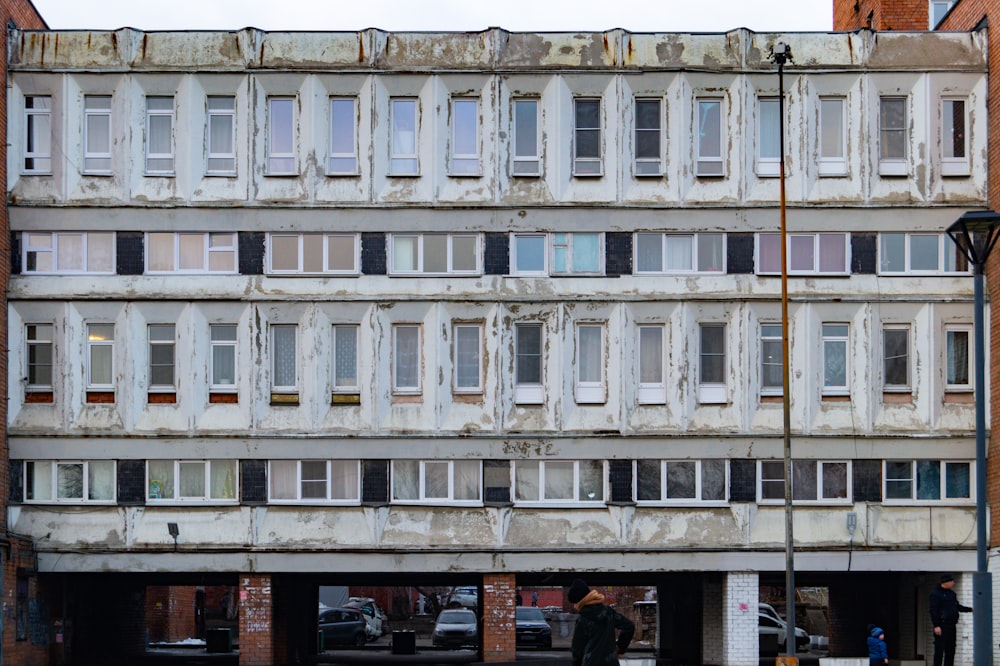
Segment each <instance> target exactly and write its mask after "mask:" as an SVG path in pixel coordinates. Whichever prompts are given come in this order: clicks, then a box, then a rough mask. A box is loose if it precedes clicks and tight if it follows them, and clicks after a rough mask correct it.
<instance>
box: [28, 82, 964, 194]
mask: <svg viewBox="0 0 1000 666" xmlns="http://www.w3.org/2000/svg"><path fill="white" fill-rule="evenodd" d="M847 101H848V99H847V97H844V96H829V97H820V98H819V121H818V123H819V124H818V134H819V143H818V173H819V175H820V176H847V175H848V173H849V168H848V132H849V130H850V128H849V123H848V113H847V110H848V104H847ZM111 103H112V96H111V95H85V96H84V123H83V146H84V148H83V156H82V157H83V161H82V164H83V169H82V172H83V173H85V174H89V175H95V176H101V175H111V174H112V173H113V170H112V150H111V146H112V143H113V137H114V134H113V131H112V115H113V114H112V104H111ZM450 104H451V106H450V115H449V118H450V128H449V135H450V136H449V139H450V141H449V147H450V148H449V156H448V166H447V171H448V174H449V175H450V176H454V177H480V176H482V175H483V172H484V169H483V156H482V152H483V149H482V144H483V137H482V128H481V125H482V120H481V118H480V116H481V110H480V108H479V107H480V104H481V102H480V99H479V98H476V97H452V98H451V100H450ZM604 104H605V102H604V100H603V99H602V98H599V97H594V98H586V97H578V98H574V100H573V128H572V137H573V140H572V160H573V161H572V173H573V175H574V176H576V177H599V176H602V175H604V161H605V160H604V151H605V141H604V136H603V135H604V131H605V129H604V126H603V124H604V121H603V118H604V109H603V108H602V106H603V105H604ZM512 105H513V109H512V118H513V127H512V130H513V136H512V138H511V144H510V148H509V150H510V158H509V159H510V162H509V164H510V174H511V175H512V176H515V177H539V176H542V175H543V173H542V169H543V164H544V157H543V147H544V145H545V140H544V137H543V134H542V131H541V128H542V123H541V115H540V114H541V113H542V105H541V100H540V99H539V98H520V99H519V98H515V99H514V100H513V102H512ZM726 105H727V101H726V99H725V98H723V97H699V98H696V99H695V100H694V109H695V114H694V120H693V122H694V125H693V127H692V128H691V129H692V132H691V136H692V137H693V142H694V144H695V145H694V153H695V170H694V171H695V175H697V176H699V177H723V176H725V175H726V162H727V159H728V156H727V150H728V148H727V146H728V144H729V141H728V140H727V136H728V129H727V127H726V119H727V109H726ZM909 105H910V100H909V98H908V97H906V96H885V97H880V98H879V113H878V132H877V137H878V161H879V173H880V174H881V175H883V176H906V175H908V174H909V173H910V171H911V164H910V161H911V157H910V155H909V141H910V140H909V135H908V132H909V128H910V119H909V117H908V116H909V110H908V109H909ZM175 107H176V103H175V100H174V97H173V96H156V95H151V96H147V97H146V98H145V123H146V126H145V128H144V130H145V131H144V137H145V167H144V173H145V174H146V175H149V176H173V175H174V174H175V162H176V159H175V157H176V156H175V142H176V136H175V135H176V132H175V115H176V108H175ZM779 107H780V104H779V100H778V98H777V97H760V98H758V99H757V109H756V126H757V131H756V136H755V144H756V153H755V170H756V173H757V175H758V176H762V177H774V176H777V175H778V171H779V162H780V160H781V155H780V140H779V136H780V122H781V118H780V109H779ZM967 107H968V104H967V98H965V97H954V98H952V97H946V98H942V99H941V100H940V118H939V122H940V131H941V142H940V145H941V173H942V175H944V176H968V175H969V173H970V164H969V158H968V156H969V145H968V132H967V129H966V128H967V125H968V109H967ZM266 109H267V118H266V137H267V139H266V142H265V146H266V147H265V159H264V165H265V168H264V174H265V175H268V176H289V175H298V174H299V172H300V165H299V164H298V159H299V158H298V130H297V127H298V122H299V119H298V117H297V113H298V112H297V98H296V97H294V96H272V97H268V98H267V105H266ZM51 114H52V98H51V96H48V95H26V96H25V98H24V126H25V134H24V156H23V163H22V172H23V173H25V174H48V173H51V171H52V144H53V138H52V119H51ZM236 118H237V113H236V98H235V97H234V96H213V95H209V96H207V97H206V99H205V128H204V132H205V136H204V145H205V155H204V160H205V162H204V163H205V175H206V176H229V177H234V176H236V173H237V168H236V167H237V139H236V136H237V133H236ZM359 121H360V118H359V105H358V98H356V97H331V98H330V99H329V127H328V131H329V144H328V146H327V158H326V163H325V173H326V175H327V176H357V175H360V166H359V165H360V163H361V161H362V160H361V158H360V155H359V142H358V132H359V128H360V127H362V126H363V125H362V123H360V122H359ZM665 128H666V104H665V103H664V100H663V99H662V98H637V99H635V100H634V102H633V117H632V132H633V133H634V136H633V146H634V155H633V175H634V176H636V177H661V176H662V175H663V174H664V172H665V164H666V145H667V134H666V129H665ZM855 129H856V128H855ZM420 131H421V109H420V100H419V99H418V98H416V97H393V98H391V99H390V100H389V135H388V146H389V171H388V173H389V175H390V176H408V177H413V176H419V175H420V173H421V167H420V154H419V145H420V136H419V135H420Z"/></svg>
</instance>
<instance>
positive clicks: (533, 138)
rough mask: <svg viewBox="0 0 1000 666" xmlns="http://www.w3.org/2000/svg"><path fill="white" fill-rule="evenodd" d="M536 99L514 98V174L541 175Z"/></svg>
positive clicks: (512, 170) (512, 169) (512, 168)
mask: <svg viewBox="0 0 1000 666" xmlns="http://www.w3.org/2000/svg"><path fill="white" fill-rule="evenodd" d="M538 130H539V123H538V100H537V99H515V100H514V161H513V166H512V167H511V172H512V174H513V175H515V176H540V175H542V157H541V151H540V150H539V145H540V144H541V141H540V140H539V135H538Z"/></svg>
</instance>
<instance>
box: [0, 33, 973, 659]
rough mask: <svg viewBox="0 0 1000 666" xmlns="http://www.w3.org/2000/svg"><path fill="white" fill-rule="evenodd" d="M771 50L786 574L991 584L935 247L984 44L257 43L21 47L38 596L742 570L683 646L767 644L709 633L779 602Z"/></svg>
mask: <svg viewBox="0 0 1000 666" xmlns="http://www.w3.org/2000/svg"><path fill="white" fill-rule="evenodd" d="M779 41H781V42H785V43H787V44H789V45H790V46H791V48H792V53H793V54H794V65H793V66H790V67H789V68H788V70H787V71H786V74H785V89H786V91H787V92H788V95H787V104H786V106H785V116H784V118H783V119H782V120H783V122H784V124H785V127H786V128H787V144H786V145H787V146H788V147H789V148H788V151H787V152H786V168H787V170H788V174H789V176H788V178H787V183H786V185H787V191H788V200H789V216H788V219H789V232H790V234H791V236H792V238H791V239H790V242H791V243H792V246H791V248H792V255H791V256H792V262H793V266H792V269H793V273H794V275H793V277H792V278H791V280H792V286H791V293H792V306H791V312H790V314H791V319H792V320H791V322H790V341H791V346H792V358H791V368H792V372H793V374H792V389H791V394H792V395H791V397H792V410H793V411H792V424H793V431H794V445H793V457H794V458H795V459H796V461H797V468H796V469H798V470H799V471H798V472H797V473H798V474H801V475H802V479H803V482H802V484H801V487H799V486H797V485H796V487H795V490H796V497H797V498H798V499H800V500H801V501H802V504H801V505H799V506H797V507H796V515H795V535H796V544H797V547H800V548H801V549H802V552H801V553H800V554H799V557H798V559H797V566H798V567H800V568H802V569H803V570H804V571H808V572H812V573H813V574H815V575H817V576H823V575H828V574H829V575H833V574H838V575H839V574H840V573H842V572H845V571H850V572H858V571H862V572H884V571H897V572H904V573H905V574H907V575H909V576H910V578H908V579H907V581H908V584H909V585H911V586H913V587H914V588H920V587H921V586H923V585H925V581H924V579H923V577H922V576H923V574H924V572H927V571H936V570H942V569H943V570H956V572H957V571H959V570H970V569H971V568H972V567H973V565H974V560H975V542H974V534H975V529H974V528H975V507H974V503H973V500H972V498H973V496H974V495H973V493H972V488H971V480H970V479H972V478H974V475H971V474H970V472H971V468H972V464H973V459H974V438H973V435H972V429H973V405H972V401H971V399H970V398H971V393H970V390H971V386H969V385H968V383H969V379H968V375H969V372H968V371H969V368H970V367H971V364H972V363H975V362H985V359H983V360H981V361H980V360H976V359H970V358H969V355H968V352H969V346H968V339H969V337H970V334H969V330H970V329H971V323H972V313H971V300H972V284H971V280H969V279H968V271H967V270H965V268H964V267H963V266H962V265H960V264H956V263H955V261H954V252H953V251H952V250H951V247H950V241H948V240H947V238H946V237H945V236H944V235H943V233H942V231H943V229H944V228H945V227H946V226H947V225H948V224H949V223H950V222H951V221H953V220H954V219H956V218H957V217H958V216H959V215H960V214H961V213H962V212H963V211H964V210H967V209H972V208H979V207H982V206H984V205H985V203H986V201H987V171H986V165H985V157H986V134H987V131H986V130H987V126H988V123H987V114H986V90H987V79H986V71H987V67H986V43H985V33H983V32H972V33H953V34H916V33H892V34H889V33H878V34H876V33H870V32H866V31H861V32H858V33H853V34H828V35H824V34H787V35H776V34H755V33H751V32H747V31H734V32H731V33H727V34H720V35H672V34H639V33H628V32H625V31H621V30H615V31H611V32H608V33H603V34H601V33H598V34H571V33H556V34H524V33H508V32H505V31H502V30H489V31H486V32H483V33H474V34H446V35H432V34H390V33H384V32H381V31H376V30H370V31H365V32H361V33H305V34H289V33H264V32H260V31H256V30H252V29H248V30H244V31H240V32H234V33H140V32H137V31H134V30H130V29H123V30H120V31H117V32H108V33H99V32H15V33H12V35H11V37H10V48H11V52H12V73H11V75H10V90H11V95H12V97H11V100H12V104H11V108H10V113H9V118H10V121H9V130H8V139H9V141H8V142H9V144H10V146H11V148H10V150H9V152H8V164H7V167H8V174H9V176H8V190H9V197H10V205H11V230H12V232H13V234H14V240H15V245H16V251H15V252H14V254H13V258H14V260H15V264H16V265H15V270H14V271H13V272H14V276H13V277H12V280H11V287H10V291H9V298H10V304H9V307H8V317H9V326H8V335H9V341H10V342H9V347H10V350H11V351H10V356H9V363H10V368H11V370H10V373H9V381H8V391H9V394H10V400H9V416H8V427H9V430H10V449H11V453H10V458H11V469H12V472H13V474H14V475H15V476H17V478H18V479H19V480H20V486H19V487H18V488H16V489H15V492H13V493H12V495H13V496H14V499H15V504H14V506H12V507H11V508H10V509H9V518H10V521H11V525H12V527H13V529H16V530H17V531H18V532H21V533H24V534H28V535H31V536H33V537H35V538H36V539H40V540H41V541H40V542H39V545H38V550H39V568H40V570H41V571H42V572H45V573H50V574H63V573H71V572H121V573H125V572H128V573H135V572H145V573H149V574H183V575H186V574H193V573H198V572H231V573H232V574H239V575H240V576H243V575H244V574H247V575H248V576H250V572H254V573H253V574H252V576H250V577H249V578H247V580H248V581H249V582H247V583H242V582H241V583H240V585H241V586H242V585H248V586H250V587H253V588H254V589H257V588H258V587H260V588H261V589H263V587H266V586H265V584H264V583H263V582H262V581H263V578H264V576H262V575H261V573H260V572H265V573H266V574H275V575H277V576H280V575H281V574H291V573H306V574H307V573H316V572H328V573H329V572H333V573H350V572H352V571H355V570H356V567H357V558H358V556H359V554H361V553H363V554H364V557H365V561H366V562H368V563H369V564H368V565H367V566H368V567H369V568H370V570H372V571H385V572H393V573H400V572H401V573H403V574H406V573H413V574H414V575H417V574H420V573H421V572H428V571H436V572H445V571H446V572H449V573H452V574H462V575H476V576H478V575H487V574H489V575H490V576H497V577H498V578H495V579H492V578H491V580H494V584H496V581H500V582H504V583H505V585H506V582H509V581H508V578H506V577H505V576H508V575H509V574H514V575H515V576H516V575H517V574H540V573H545V572H556V573H558V572H567V571H573V572H587V571H592V572H605V573H608V572H611V573H616V572H617V573H630V574H631V573H634V572H649V573H650V574H651V575H652V574H668V573H672V572H678V571H685V572H699V573H704V572H730V571H740V572H745V573H740V574H733V575H732V576H729V577H727V576H722V577H721V578H720V577H716V578H713V579H712V580H711V581H710V582H706V583H705V585H706V587H705V589H704V591H703V594H702V595H699V598H702V597H703V598H705V599H717V600H720V601H719V603H722V604H723V605H724V608H722V609H721V610H718V612H717V611H716V609H712V608H708V607H707V605H706V608H705V609H704V613H702V614H699V617H703V618H706V620H705V621H706V622H711V623H716V622H721V623H725V626H732V627H736V628H737V629H736V631H737V634H733V635H732V636H741V637H742V638H743V642H744V643H746V642H750V643H751V644H752V643H753V642H754V641H755V640H756V636H755V635H751V632H752V627H753V622H752V619H751V620H750V621H749V622H748V621H746V620H747V618H746V617H742V616H739V612H740V611H738V610H735V609H733V608H732V607H731V606H732V604H734V603H736V602H737V601H740V602H742V600H743V597H744V596H745V590H744V589H743V588H744V587H746V585H747V581H754V580H756V578H757V576H758V574H760V573H765V574H766V573H773V572H777V571H781V570H783V567H784V550H783V544H784V507H783V506H782V504H781V501H780V499H779V498H780V497H781V496H783V490H780V484H781V480H780V478H778V479H775V477H774V476H773V464H774V463H775V462H776V461H778V460H780V458H781V456H782V413H781V401H780V386H779V387H777V390H775V389H776V387H775V385H774V382H773V378H774V376H773V371H774V367H775V366H774V361H775V359H774V355H773V350H774V347H773V344H774V328H775V325H776V324H777V323H778V322H779V319H780V307H779V297H780V280H779V277H778V276H777V275H776V274H775V273H776V271H775V270H774V264H773V258H774V248H775V247H776V246H775V238H774V234H775V233H776V232H777V229H778V212H777V204H778V201H777V199H778V189H779V183H778V180H777V178H776V177H775V176H776V175H777V172H776V171H775V169H774V164H775V163H774V155H773V151H772V150H771V144H772V142H773V139H774V135H773V131H772V130H773V129H774V127H776V126H777V125H776V123H777V120H778V116H777V115H776V113H775V108H774V107H773V106H772V103H774V102H775V101H776V96H777V94H778V81H777V76H776V75H775V68H774V65H773V64H772V62H771V60H770V54H771V50H772V49H773V46H774V44H775V43H777V42H779ZM345 110H346V115H344V113H345ZM519 114H523V115H519ZM345 118H346V120H345ZM470 118H471V124H470V123H469V119H470ZM640 119H641V120H640ZM45 123H49V125H50V126H51V134H50V138H51V147H50V150H49V151H48V153H46V151H45V146H44V145H41V147H40V144H44V142H40V139H41V136H40V134H39V132H40V131H41V130H40V129H39V127H45V126H47V125H45ZM220 128H221V129H220ZM345 128H347V129H345ZM223 130H224V132H223ZM517 137H521V138H523V139H525V141H524V142H523V143H518V141H517ZM654 137H655V138H654ZM344 139H349V140H347V141H346V142H345V141H342V140H344ZM46 160H48V162H46ZM102 160H103V161H102ZM219 164H223V165H224V167H223V168H215V167H214V166H213V165H216V166H218V165H219ZM345 164H346V165H348V166H344V165H345ZM519 164H520V165H527V166H521V167H519V166H518V165H519ZM519 168H523V169H527V171H528V173H526V172H525V171H519ZM657 247H659V249H656V248H657ZM311 262H312V263H311ZM469 336H472V337H471V338H470V337H469ZM716 336H717V337H716ZM470 340H471V342H470ZM779 340H780V333H779ZM532 343H535V344H534V345H533V344H532ZM48 357H51V362H50V363H49V364H46V362H45V359H46V358H48ZM49 366H50V370H51V376H47V375H46V368H47V367H49ZM779 368H780V361H779ZM225 369H229V370H231V371H234V372H235V377H234V376H233V375H232V374H230V375H226V373H225V372H224V370H225ZM199 478H200V481H199V480H198V479H199ZM77 479H78V480H79V484H74V483H71V482H70V481H71V480H77ZM83 479H86V482H84V481H83ZM935 479H936V482H937V483H938V486H937V488H936V489H934V488H933V487H932V486H933V483H934V482H935ZM776 483H777V484H778V485H777V486H776V485H775V484H776ZM192 484H193V485H192ZM316 484H319V485H316ZM319 487H322V490H321V491H317V490H316V489H317V488H319ZM776 488H778V490H776ZM316 492H319V494H316ZM848 516H854V518H855V519H856V521H857V527H856V529H855V530H854V531H850V530H849V529H848V524H849V518H848ZM168 523H177V525H178V526H179V527H180V536H179V539H178V542H177V546H176V548H175V542H174V539H173V538H172V537H171V535H170V534H169V533H168V532H167V530H166V528H165V525H166V524H168ZM730 579H731V580H730ZM241 580H243V578H241ZM706 580H707V579H706ZM720 580H721V582H720ZM258 583H259V585H258ZM508 587H509V586H508ZM504 589H505V590H507V587H504ZM508 592H509V590H507V592H505V593H504V594H507V595H508V596H509V594H508ZM731 602H732V603H731ZM713 603H714V602H713ZM272 604H273V606H274V609H273V610H274V615H271V610H272ZM497 606H498V607H499V606H500V604H497ZM267 608H268V610H267V617H268V618H269V619H268V622H269V623H271V618H280V617H281V612H282V611H281V605H280V601H278V597H277V596H276V597H275V600H274V601H272V600H271V599H270V598H268V602H267ZM898 610H899V612H900V614H901V615H902V613H903V612H904V611H903V609H901V608H900V609H898ZM744 612H745V611H744ZM906 612H909V611H908V610H907V611H906ZM924 615H925V616H926V613H924ZM924 621H926V620H924ZM901 622H903V621H902V620H901ZM277 623H278V621H277V619H275V620H274V623H273V624H277ZM507 624H509V622H508V623H507ZM503 626H505V625H504V624H503V622H500V623H499V624H498V626H497V627H494V629H495V631H496V632H497V634H496V636H494V638H495V642H496V644H497V645H498V646H501V647H498V649H497V651H496V652H497V654H496V655H491V654H490V653H489V652H488V650H487V654H485V655H484V656H485V657H486V658H490V657H491V656H493V657H494V658H497V659H499V658H507V657H509V651H510V641H509V639H510V636H509V635H507V636H506V639H504V637H503V631H504V630H503ZM242 628H243V625H241V630H242ZM714 629H715V630H722V629H721V627H714ZM507 631H508V634H509V627H508V628H507ZM708 634H709V632H706V635H708ZM491 636H492V634H491ZM258 638H261V637H259V636H255V637H254V641H255V642H254V645H255V646H256V647H255V649H256V650H257V651H263V653H268V654H269V656H268V657H259V658H260V659H262V660H263V661H260V663H266V660H267V659H268V658H271V659H279V657H278V656H277V652H279V651H281V649H283V648H278V647H277V646H278V645H280V644H283V643H284V634H282V639H281V640H278V639H275V638H273V637H272V638H271V639H270V640H263V639H262V640H259V641H258V640H256V639H258ZM288 640H289V641H292V640H293V639H292V637H291V636H289V638H288ZM728 640H731V641H735V640H736V639H734V638H730V639H728ZM703 649H704V655H703V656H704V658H705V659H712V660H717V662H718V663H725V664H742V663H756V652H755V650H754V649H749V648H748V647H747V646H746V645H745V644H737V642H731V643H727V644H725V645H723V646H722V648H721V649H718V650H717V649H715V648H710V647H709V646H707V645H706V646H705V647H704V648H703ZM902 656H906V655H902ZM909 656H913V655H909ZM248 658H249V657H248ZM280 659H281V660H284V659H287V655H284V654H283V655H282V656H281V657H280Z"/></svg>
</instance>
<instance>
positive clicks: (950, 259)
mask: <svg viewBox="0 0 1000 666" xmlns="http://www.w3.org/2000/svg"><path fill="white" fill-rule="evenodd" d="M930 237H935V238H936V239H937V268H933V269H923V268H921V269H914V268H912V264H913V256H914V252H913V244H914V243H915V242H916V241H917V240H918V239H925V238H930ZM894 239H902V243H903V248H902V249H903V269H902V270H889V269H888V267H887V264H888V262H889V257H888V255H889V252H888V251H887V244H888V243H889V241H890V240H894ZM894 251H895V252H898V251H899V249H898V248H894ZM878 254H879V260H878V266H879V275H968V274H969V273H970V272H971V268H970V266H969V262H968V260H967V259H966V258H965V255H964V254H963V253H962V251H961V250H959V249H958V246H956V245H955V244H954V243H953V242H952V240H951V238H949V237H948V234H944V233H938V232H881V233H879V242H878ZM961 266H964V268H961Z"/></svg>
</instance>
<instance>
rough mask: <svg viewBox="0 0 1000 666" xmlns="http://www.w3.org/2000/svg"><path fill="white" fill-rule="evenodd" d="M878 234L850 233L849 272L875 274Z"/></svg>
mask: <svg viewBox="0 0 1000 666" xmlns="http://www.w3.org/2000/svg"><path fill="white" fill-rule="evenodd" d="M877 248H878V236H877V235H876V234H869V233H863V234H859V233H851V272H852V273H854V274H855V275H875V273H876V269H877V267H878V250H877Z"/></svg>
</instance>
